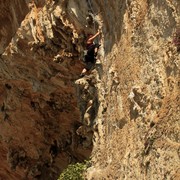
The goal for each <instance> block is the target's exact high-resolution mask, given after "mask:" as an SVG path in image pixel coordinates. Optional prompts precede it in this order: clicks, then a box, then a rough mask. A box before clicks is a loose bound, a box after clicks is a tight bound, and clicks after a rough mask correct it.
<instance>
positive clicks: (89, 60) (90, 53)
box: [80, 31, 100, 77]
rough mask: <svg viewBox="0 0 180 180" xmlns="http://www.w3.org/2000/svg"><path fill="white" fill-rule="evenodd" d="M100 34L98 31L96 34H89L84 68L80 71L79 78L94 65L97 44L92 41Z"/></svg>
mask: <svg viewBox="0 0 180 180" xmlns="http://www.w3.org/2000/svg"><path fill="white" fill-rule="evenodd" d="M99 34H100V31H98V32H97V33H96V34H94V35H93V34H89V35H88V39H87V41H86V49H87V54H86V55H85V64H86V66H85V68H84V69H83V70H82V73H81V75H80V77H83V76H84V75H85V74H86V72H88V71H89V70H90V69H91V68H92V67H93V65H94V64H95V63H96V56H97V52H98V49H99V46H100V45H99V44H95V43H94V39H95V38H96V37H97V36H98V35H99Z"/></svg>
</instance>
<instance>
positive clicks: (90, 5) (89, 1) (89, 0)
mask: <svg viewBox="0 0 180 180" xmlns="http://www.w3.org/2000/svg"><path fill="white" fill-rule="evenodd" d="M88 3H89V7H90V9H91V12H92V18H93V23H94V32H95V31H96V24H95V12H94V10H93V7H92V2H91V0H88Z"/></svg>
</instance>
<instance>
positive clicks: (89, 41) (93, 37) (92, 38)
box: [87, 31, 100, 44]
mask: <svg viewBox="0 0 180 180" xmlns="http://www.w3.org/2000/svg"><path fill="white" fill-rule="evenodd" d="M99 34H100V31H98V32H97V33H96V34H95V35H94V36H92V37H90V38H89V39H88V40H87V43H88V44H89V43H91V42H92V41H93V40H94V39H95V38H96V37H97V36H98V35H99Z"/></svg>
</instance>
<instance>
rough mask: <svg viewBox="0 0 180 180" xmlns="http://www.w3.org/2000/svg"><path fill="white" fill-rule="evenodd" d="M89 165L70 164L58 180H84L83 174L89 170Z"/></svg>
mask: <svg viewBox="0 0 180 180" xmlns="http://www.w3.org/2000/svg"><path fill="white" fill-rule="evenodd" d="M87 165H88V163H87V162H86V163H76V164H70V165H69V166H68V167H67V169H65V170H64V171H63V172H62V173H61V175H60V177H59V179H58V180H84V178H83V172H84V171H85V170H86V169H87Z"/></svg>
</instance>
